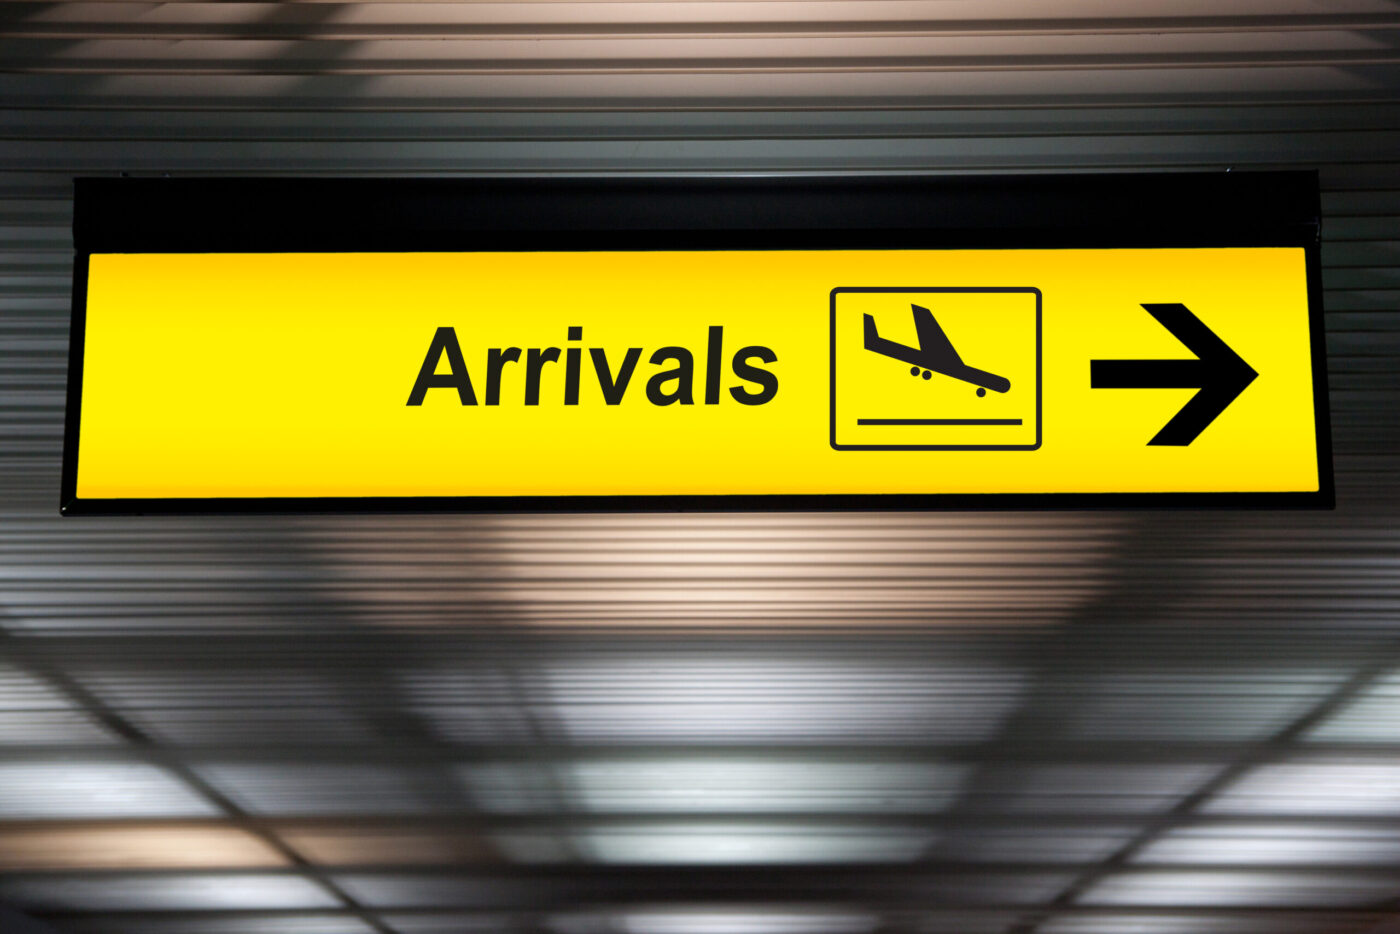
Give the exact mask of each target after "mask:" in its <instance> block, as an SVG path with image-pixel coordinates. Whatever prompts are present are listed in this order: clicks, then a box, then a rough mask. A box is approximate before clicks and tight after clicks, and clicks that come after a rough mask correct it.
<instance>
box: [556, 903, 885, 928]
mask: <svg viewBox="0 0 1400 934" xmlns="http://www.w3.org/2000/svg"><path fill="white" fill-rule="evenodd" d="M545 924H546V927H547V928H548V929H549V930H550V931H553V932H555V934H605V932H607V934H867V932H870V931H873V930H875V928H876V927H878V926H879V917H878V916H877V915H874V914H871V913H867V912H861V911H850V910H839V909H828V910H823V909H821V908H808V907H801V908H723V907H693V908H669V907H667V908H660V907H658V908H639V909H635V910H630V911H623V912H616V913H583V914H573V915H556V916H554V917H551V918H549V919H548V920H547V921H546V922H545Z"/></svg>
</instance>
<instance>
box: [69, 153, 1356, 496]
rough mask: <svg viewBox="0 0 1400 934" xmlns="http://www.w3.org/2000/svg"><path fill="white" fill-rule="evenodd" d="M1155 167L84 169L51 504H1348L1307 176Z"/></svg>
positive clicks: (1312, 194)
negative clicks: (435, 178)
mask: <svg viewBox="0 0 1400 934" xmlns="http://www.w3.org/2000/svg"><path fill="white" fill-rule="evenodd" d="M1146 178H1147V179H1148V180H1154V179H1155V180H1156V183H1157V184H1158V185H1160V186H1163V187H1165V188H1166V189H1168V190H1167V191H1166V192H1162V191H1158V192H1157V195H1156V197H1155V198H1149V199H1148V200H1149V201H1151V202H1152V203H1156V204H1160V205H1161V206H1162V210H1163V211H1164V212H1165V214H1166V216H1163V217H1161V218H1159V224H1158V226H1157V228H1156V234H1155V235H1154V236H1144V235H1142V234H1141V233H1140V232H1139V233H1137V234H1134V233H1133V232H1132V231H1123V230H1118V231H1115V230H1112V229H1107V230H1106V229H1105V227H1104V224H1105V223H1107V221H1109V220H1111V219H1112V218H1111V216H1109V217H1107V218H1106V217H1105V213H1108V214H1109V215H1111V213H1112V209H1110V208H1109V207H1108V205H1109V204H1110V203H1117V202H1118V201H1119V200H1120V199H1122V198H1123V197H1124V196H1125V195H1128V194H1131V192H1127V191H1125V190H1124V187H1125V186H1127V187H1129V188H1134V190H1138V191H1147V190H1150V184H1149V182H1145V181H1143V177H1138V178H1137V179H1130V180H1128V181H1124V180H1122V179H1102V178H1099V179H1094V178H1090V179H1085V180H1080V181H1077V182H1067V181H1064V180H1060V181H1057V182H1054V183H1050V182H1046V181H1044V180H1041V181H1036V180H1033V179H1030V180H1028V179H1016V180H1004V184H1005V186H1006V187H1008V188H1010V189H1011V190H1012V191H1013V192H1014V191H1016V190H1020V191H1023V192H1027V193H1029V194H1030V195H1034V194H1035V193H1036V192H1037V191H1039V192H1040V200H1039V201H1036V199H1035V197H1028V198H1027V199H1026V202H1027V203H1026V206H1025V214H1024V215H1023V216H1021V217H1019V218H1018V217H1017V216H1016V215H1015V214H1014V213H1011V214H1010V216H1005V215H1007V214H1008V208H1007V205H1006V203H1005V193H1006V190H1005V188H1003V189H1001V190H1000V191H998V189H997V188H995V187H992V186H990V185H988V183H987V182H985V181H983V182H982V183H981V187H980V188H978V186H976V185H974V186H972V187H973V189H974V191H973V192H972V194H973V195H976V194H977V192H978V191H980V192H981V194H982V196H983V197H982V203H981V205H980V206H981V208H982V209H983V214H982V215H978V214H977V212H976V211H977V208H978V207H979V202H978V199H977V198H976V197H971V198H970V197H969V194H968V192H967V191H966V190H954V189H952V188H950V187H949V186H948V185H947V183H941V182H936V181H933V180H912V181H911V180H902V181H893V182H884V183H881V182H880V181H878V180H877V181H870V180H866V181H865V182H862V183H860V184H855V183H852V182H850V181H844V182H843V181H842V180H826V181H823V182H820V183H814V182H805V183H803V182H792V181H788V182H784V183H777V182H770V183H769V187H768V189H767V190H765V188H764V187H763V186H762V185H760V184H758V183H756V182H755V181H754V180H744V181H737V180H728V181H724V180H721V181H716V182H711V183H709V184H708V185H707V184H702V183H699V182H649V183H648V182H632V183H625V184H624V183H612V186H611V187H610V186H609V185H608V184H605V183H591V184H592V187H588V185H586V184H584V183H579V182H575V183H554V185H553V186H551V185H549V184H546V183H532V185H525V184H523V183H515V184H512V185H502V184H501V183H496V184H495V185H492V184H489V183H448V182H443V183H437V191H436V193H437V195H438V200H439V202H440V205H441V206H442V208H443V211H444V214H445V215H447V216H446V217H444V216H440V215H438V214H432V213H430V212H428V211H427V206H428V203H429V200H428V198H427V196H428V195H431V194H433V188H434V186H433V185H431V184H429V185H428V186H427V188H423V187H422V183H420V187H418V188H416V189H411V190H410V192H409V194H410V195H411V196H414V197H410V198H409V199H408V202H409V208H407V209H405V208H403V207H402V205H400V206H399V207H398V208H395V200H394V195H393V186H392V184H391V183H387V182H379V183H370V182H358V183H350V182H342V183H335V182H318V183H312V182H306V183H304V187H302V188H300V189H299V188H298V187H297V186H289V183H287V182H282V183H278V184H277V185H270V184H269V183H259V182H253V181H228V182H222V183H219V182H205V183H189V184H188V185H186V186H181V185H179V184H176V183H173V182H167V181H164V180H159V181H153V182H146V183H143V184H142V185H141V186H140V187H141V189H142V190H141V191H136V190H135V189H134V188H133V187H132V186H131V185H130V184H128V183H127V182H123V181H116V182H107V183H89V184H87V185H86V186H83V185H80V188H79V202H78V204H79V221H78V225H77V229H76V234H77V237H76V238H77V240H78V244H79V256H78V264H79V273H78V281H77V288H76V289H75V317H74V338H73V340H74V353H73V372H72V373H71V374H70V375H71V381H70V396H69V425H68V439H67V446H66V449H65V477H64V503H63V505H64V510H65V512H69V513H73V512H76V513H84V512H87V513H100V512H139V511H191V510H194V511H204V510H229V509H235V510H238V509H242V510H247V509H365V508H370V509H421V508H429V509H432V508H445V509H469V510H483V509H496V510H518V509H527V510H529V509H574V510H577V509H673V508H708V509H733V508H911V507H931V506H958V507H967V506H980V505H989V506H1057V505H1058V506H1075V505H1107V504H1123V505H1140V504H1153V505H1163V504H1182V505H1276V506H1300V505H1302V506H1319V505H1328V504H1330V501H1331V495H1332V494H1331V471H1330V450H1329V447H1328V440H1327V428H1326V395H1325V388H1326V384H1325V378H1324V372H1325V371H1324V366H1325V357H1324V355H1323V352H1322V346H1321V341H1320V323H1319V316H1320V310H1321V309H1320V308H1319V307H1318V302H1317V291H1318V290H1317V281H1316V276H1317V269H1316V266H1317V255H1316V252H1317V249H1316V214H1315V212H1313V213H1312V214H1311V217H1310V218H1309V216H1308V213H1309V212H1308V211H1307V210H1306V209H1307V208H1308V207H1309V205H1315V199H1316V187H1315V180H1313V179H1311V178H1308V177H1299V176H1296V175H1282V176H1280V175H1270V176H1265V177H1262V178H1259V177H1256V178H1255V179H1254V180H1253V181H1250V180H1248V177H1247V176H1245V177H1238V178H1244V179H1246V180H1245V181H1243V182H1241V181H1237V180H1234V179H1232V180H1229V181H1226V182H1225V183H1224V184H1221V179H1223V178H1225V176H1223V175H1222V176H1212V177H1209V178H1199V177H1194V176H1185V177H1182V176H1176V177H1171V176H1167V177H1152V176H1149V177H1146ZM165 186H168V187H165ZM85 189H86V190H85ZM774 191H776V192H777V194H776V195H775V194H774ZM1047 192H1048V193H1047ZM580 193H582V194H583V195H585V196H586V197H584V198H583V199H582V200H580V198H579V197H578V196H579V195H580ZM1270 193H1272V194H1273V195H1274V196H1275V198H1276V199H1283V200H1284V201H1285V202H1286V203H1285V204H1284V205H1279V204H1276V203H1271V204H1270V205H1269V212H1270V213H1268V214H1267V215H1266V216H1264V217H1260V216H1258V214H1257V211H1256V213H1255V214H1253V215H1247V217H1246V219H1247V220H1248V221H1249V223H1244V224H1241V223H1240V222H1239V216H1238V215H1236V216H1235V217H1234V220H1233V222H1231V223H1223V224H1211V223H1205V222H1201V223H1199V224H1198V225H1197V224H1193V223H1190V222H1188V221H1187V218H1186V212H1183V211H1182V210H1181V207H1182V205H1181V201H1182V199H1183V198H1187V197H1188V196H1190V195H1192V194H1194V195H1195V196H1196V198H1197V199H1198V200H1200V205H1198V206H1202V207H1204V206H1209V207H1210V209H1211V210H1212V211H1214V212H1216V213H1219V212H1221V211H1227V212H1228V211H1232V210H1240V209H1247V208H1255V209H1257V208H1258V207H1259V204H1260V203H1261V202H1262V200H1263V199H1264V198H1265V197H1266V196H1267V195H1269V194H1270ZM549 195H553V196H554V197H548V196H549ZM137 196H143V197H144V199H145V204H146V210H145V213H144V214H142V215H141V217H142V219H141V220H140V221H139V222H138V223H136V225H135V226H133V224H132V222H131V221H130V220H127V221H125V222H123V221H120V220H118V221H115V222H114V221H113V220H112V218H113V217H114V216H116V217H119V216H120V215H119V213H118V214H109V215H105V216H104V215H101V214H98V213H95V212H96V211H97V209H98V208H104V209H105V210H107V211H112V212H119V211H120V208H121V202H122V200H123V199H130V198H133V197H137ZM648 196H650V197H648ZM823 198H835V199H836V201H837V203H840V204H841V205H842V207H843V208H844V212H843V213H842V214H841V215H840V216H839V217H838V216H837V215H836V214H835V213H834V212H832V211H830V210H828V209H826V208H824V207H823V206H822V204H821V203H820V199H823ZM1164 198H1171V199H1172V200H1171V201H1170V202H1168V201H1165V200H1164ZM298 199H300V201H301V204H300V205H298ZM784 199H786V203H787V204H788V205H789V206H790V207H795V208H796V209H797V213H798V214H799V215H801V213H802V212H803V211H805V212H806V213H807V214H808V215H810V216H811V217H812V219H813V220H817V221H820V223H818V224H814V225H813V226H811V227H808V228H805V229H793V228H790V227H784V226H783V222H782V220H781V219H780V218H778V217H776V216H775V214H776V209H777V208H780V207H782V206H783V202H784ZM1290 199H1291V200H1290ZM1188 201H1189V198H1188ZM503 202H504V204H505V205H506V206H507V207H510V206H514V207H515V208H516V209H517V210H518V212H519V213H516V214H514V215H507V214H506V213H504V212H503V209H502V207H501V205H502V203H503ZM715 202H719V203H720V204H721V205H723V210H722V211H721V210H717V207H716V203H715ZM1139 203H1141V199H1139ZM335 204H351V205H354V204H359V205H360V206H361V207H362V208H364V209H365V210H364V213H363V214H360V215H358V216H354V217H347V216H344V211H343V209H342V210H341V214H340V215H338V219H339V221H340V223H333V221H335V220H336V219H337V216H333V217H331V218H327V217H326V216H324V212H328V211H329V212H330V213H331V214H332V215H335V212H336V209H335V208H334V205H335ZM582 204H588V205H591V206H592V207H594V208H595V209H596V211H595V212H594V213H593V215H592V216H589V217H586V219H585V220H583V221H581V220H580V217H582V216H583V215H582V214H581V213H580V211H579V210H578V208H579V207H580V205H582ZM199 205H202V206H203V208H204V209H205V210H204V212H203V213H202V214H201V220H200V221H198V223H200V224H203V225H206V226H205V227H196V228H194V233H193V234H191V235H190V236H188V237H184V238H180V237H176V236H173V235H172V234H171V233H170V231H172V230H177V229H180V227H181V222H182V221H183V220H185V219H186V217H187V215H189V214H190V212H191V206H199ZM488 205H494V207H488ZM658 205H659V206H660V208H661V209H669V212H670V213H669V214H668V215H667V222H668V223H667V226H666V227H664V228H662V227H658V226H657V219H658V211H659V210H660V209H659V208H658ZM746 205H747V209H748V212H747V214H746V213H745V211H746ZM454 206H455V207H456V208H457V209H458V211H452V210H450V209H452V208H453V207H454ZM1188 206H1189V205H1188ZM298 207H300V208H301V209H302V210H301V211H298V210H297V208H298ZM862 208H863V209H864V210H865V211H866V214H867V216H862V213H861V212H862ZM958 209H961V211H962V212H963V213H956V211H957V210H958ZM1285 209H1288V210H1285ZM919 210H922V211H924V212H926V214H925V215H924V216H922V218H920V217H917V216H910V212H911V211H912V212H915V213H917V212H918V211H919ZM1052 210H1063V211H1071V210H1074V211H1078V212H1080V214H1079V215H1077V216H1079V217H1081V218H1083V217H1085V216H1086V214H1087V216H1088V219H1089V221H1094V223H1089V222H1086V221H1083V220H1081V221H1080V222H1079V223H1080V225H1081V226H1080V228H1079V229H1075V228H1074V226H1073V224H1072V223H1069V222H1068V221H1066V226H1065V228H1064V229H1055V228H1054V227H1047V226H1046V225H1045V224H1044V223H1043V221H1044V220H1045V218H1044V217H1040V216H1037V215H1036V212H1037V211H1040V212H1050V211H1052ZM493 211H494V213H493ZM1173 211H1175V212H1176V213H1171V212H1173ZM725 212H729V213H725ZM950 213H955V214H956V216H950ZM153 214H154V215H155V216H154V218H153ZM162 214H163V215H164V217H165V220H167V221H168V222H169V225H168V226H163V225H161V224H160V223H159V220H160V217H161V215H162ZM308 218H309V219H310V221H309V222H308ZM258 219H262V220H263V221H265V222H266V224H267V226H266V227H265V228H262V229H259V225H258V223H256V221H257V220H258ZM1309 219H1310V220H1311V221H1312V226H1311V227H1309V226H1308V224H1307V221H1308V220H1309ZM189 220H190V221H191V222H194V219H193V218H192V217H190V218H189ZM892 220H893V221H895V222H896V223H893V224H891V221H892ZM1207 220H1208V218H1207ZM882 221H883V222H884V223H885V224H886V225H887V226H884V227H880V226H875V225H878V224H879V223H880V222H882ZM920 221H921V222H920ZM954 221H956V223H954ZM994 221H998V222H999V223H993V222H994ZM1290 221H1291V222H1290ZM1018 224H1019V226H1018ZM84 225H87V226H86V227H85V226H84ZM187 229H188V228H187ZM289 231H290V232H291V235H289Z"/></svg>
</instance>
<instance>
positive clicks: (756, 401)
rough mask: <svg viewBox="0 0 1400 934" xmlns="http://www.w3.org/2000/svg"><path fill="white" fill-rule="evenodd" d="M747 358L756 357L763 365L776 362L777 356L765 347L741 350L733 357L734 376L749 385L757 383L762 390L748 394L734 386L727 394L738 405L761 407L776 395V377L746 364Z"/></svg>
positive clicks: (747, 391)
mask: <svg viewBox="0 0 1400 934" xmlns="http://www.w3.org/2000/svg"><path fill="white" fill-rule="evenodd" d="M749 357H757V358H758V359H760V360H762V361H763V362H764V363H777V362H778V355H777V354H775V353H773V351H772V350H770V349H768V348H767V347H745V348H743V349H742V350H740V351H739V352H738V353H736V354H735V355H734V375H735V376H737V377H739V378H740V379H742V380H747V381H748V382H750V383H757V384H758V385H759V386H762V387H763V388H762V389H760V390H759V391H758V392H750V391H749V390H747V389H745V388H743V387H742V386H734V387H732V388H731V389H730V390H729V394H730V395H731V396H733V397H734V401H735V402H738V403H739V404H740V405H762V404H763V403H765V402H768V401H769V400H771V399H772V398H773V397H774V396H776V395H777V394H778V377H777V375H776V374H774V373H770V372H769V371H767V370H764V369H760V368H759V367H756V366H751V365H749V364H748V363H746V362H745V361H746V360H748V358H749Z"/></svg>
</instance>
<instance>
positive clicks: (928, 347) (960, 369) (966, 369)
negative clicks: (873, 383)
mask: <svg viewBox="0 0 1400 934" xmlns="http://www.w3.org/2000/svg"><path fill="white" fill-rule="evenodd" d="M909 307H910V308H912V309H913V310H914V327H915V329H916V330H917V331H918V334H919V346H918V347H910V346H908V345H907V344H899V343H896V342H895V341H892V340H888V339H887V338H883V337H881V336H880V333H879V332H878V331H877V330H876V329H875V318H874V316H872V315H866V316H865V349H866V350H870V351H873V352H875V353H877V354H880V355H881V356H885V357H891V358H893V359H895V360H901V361H903V362H905V363H908V364H911V366H910V369H909V375H910V376H919V375H920V373H921V371H922V375H923V378H924V379H929V378H930V377H931V376H932V375H933V374H934V373H941V374H942V375H944V376H950V377H952V378H953V379H959V380H962V381H963V382H965V383H971V384H972V385H974V386H976V387H977V395H979V396H985V395H986V394H987V390H988V389H990V390H992V391H993V392H1006V391H1007V390H1008V389H1010V388H1011V380H1009V379H1007V378H1006V377H1004V376H997V375H996V374H995V373H988V372H987V371H986V370H979V369H977V368H976V367H970V366H968V365H967V364H966V363H963V361H962V357H960V356H958V352H957V351H956V350H955V349H953V342H952V341H950V340H948V335H947V334H944V333H943V328H941V327H939V325H938V321H937V320H936V319H935V318H934V317H933V312H931V311H929V310H928V309H927V308H924V307H922V306H919V305H910V306H909Z"/></svg>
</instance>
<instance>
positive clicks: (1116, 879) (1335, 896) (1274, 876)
mask: <svg viewBox="0 0 1400 934" xmlns="http://www.w3.org/2000/svg"><path fill="white" fill-rule="evenodd" d="M1397 895H1400V879H1397V878H1386V877H1382V876H1376V875H1370V876H1360V875H1358V876H1340V875H1336V874H1328V875H1323V874H1319V875H1316V876H1309V875H1306V874H1302V873H1296V872H1289V873H1271V872H1266V871H1259V872H1224V871H1220V870H1213V871H1209V872H1204V871H1203V872H1177V871H1172V870H1138V871H1127V872H1121V873H1116V874H1114V875H1111V876H1108V877H1107V878H1105V879H1104V880H1103V881H1101V882H1099V883H1098V884H1096V885H1094V886H1093V887H1092V888H1090V889H1089V890H1088V891H1087V892H1085V893H1084V895H1083V896H1082V897H1081V898H1080V903H1081V904H1084V905H1125V906H1126V905H1139V906H1147V905H1153V906H1182V907H1188V906H1189V907H1203V908H1204V907H1211V908H1221V907H1248V906H1250V905H1269V906H1271V907H1273V906H1277V907H1280V908H1282V907H1291V908H1302V907H1319V908H1362V907H1366V906H1368V905H1370V904H1372V903H1374V902H1377V901H1379V900H1381V899H1386V898H1394V897H1395V896H1397Z"/></svg>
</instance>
